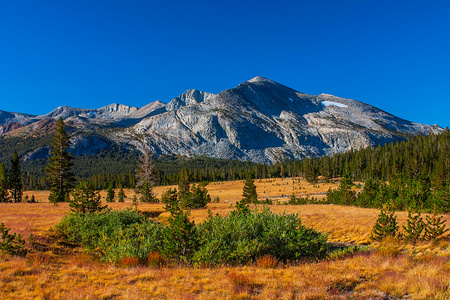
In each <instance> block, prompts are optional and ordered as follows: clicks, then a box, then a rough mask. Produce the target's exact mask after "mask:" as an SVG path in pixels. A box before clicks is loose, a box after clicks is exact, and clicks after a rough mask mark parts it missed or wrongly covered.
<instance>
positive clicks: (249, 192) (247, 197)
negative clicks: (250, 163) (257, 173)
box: [242, 177, 258, 203]
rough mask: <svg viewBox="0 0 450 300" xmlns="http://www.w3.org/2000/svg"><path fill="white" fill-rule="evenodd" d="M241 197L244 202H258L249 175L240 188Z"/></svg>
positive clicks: (254, 187)
mask: <svg viewBox="0 0 450 300" xmlns="http://www.w3.org/2000/svg"><path fill="white" fill-rule="evenodd" d="M242 197H243V198H242V200H244V202H245V203H258V194H257V193H256V186H255V183H254V182H253V179H252V178H251V177H248V178H247V180H246V181H245V184H244V188H243V190H242Z"/></svg>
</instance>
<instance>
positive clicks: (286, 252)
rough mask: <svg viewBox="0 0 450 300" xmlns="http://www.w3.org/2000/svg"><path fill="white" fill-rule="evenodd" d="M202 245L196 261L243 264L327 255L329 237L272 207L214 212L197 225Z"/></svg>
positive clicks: (195, 256) (211, 263) (295, 216)
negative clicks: (261, 259)
mask: <svg viewBox="0 0 450 300" xmlns="http://www.w3.org/2000/svg"><path fill="white" fill-rule="evenodd" d="M197 235H198V238H199V248H198V251H197V252H196V253H195V254H194V256H193V260H194V262H196V263H200V264H207V265H220V264H224V263H226V264H231V265H235V264H241V263H244V264H245V263H248V262H251V261H254V260H255V259H256V258H258V257H262V256H264V255H271V256H272V257H274V258H275V259H277V260H278V261H284V262H286V261H292V260H298V259H301V258H313V257H323V256H324V255H325V254H326V251H327V249H328V246H327V244H326V236H325V235H323V234H321V233H319V232H317V231H315V230H313V229H310V228H306V227H305V226H303V225H302V224H301V220H300V219H299V217H298V215H297V214H286V213H283V214H280V215H277V214H275V213H273V212H271V211H270V210H269V209H268V208H265V209H263V210H262V211H259V210H258V209H255V210H250V211H249V212H248V213H240V212H237V211H233V212H231V213H230V214H229V215H227V216H225V217H222V216H219V215H216V216H212V215H210V216H209V217H208V219H207V220H206V221H205V222H203V223H201V224H200V225H199V226H198V227H197Z"/></svg>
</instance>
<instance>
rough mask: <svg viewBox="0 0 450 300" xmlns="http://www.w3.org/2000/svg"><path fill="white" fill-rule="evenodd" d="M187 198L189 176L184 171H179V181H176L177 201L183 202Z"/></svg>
mask: <svg viewBox="0 0 450 300" xmlns="http://www.w3.org/2000/svg"><path fill="white" fill-rule="evenodd" d="M187 196H189V175H188V172H187V170H186V169H184V170H183V171H181V173H180V180H179V181H178V201H180V202H184V201H185V199H184V198H186V197H187Z"/></svg>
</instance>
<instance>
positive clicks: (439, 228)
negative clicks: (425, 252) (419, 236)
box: [424, 209, 449, 241]
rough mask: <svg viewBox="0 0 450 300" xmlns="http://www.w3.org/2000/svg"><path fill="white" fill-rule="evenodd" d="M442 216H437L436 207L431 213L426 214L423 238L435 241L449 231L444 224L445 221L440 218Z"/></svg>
mask: <svg viewBox="0 0 450 300" xmlns="http://www.w3.org/2000/svg"><path fill="white" fill-rule="evenodd" d="M442 218H443V216H438V215H437V214H436V209H435V210H434V211H433V213H432V214H431V215H427V216H426V224H425V234H424V239H425V240H432V241H437V240H438V239H440V238H442V237H443V235H444V234H445V233H447V232H448V231H449V229H448V228H447V226H446V225H445V223H446V221H445V220H443V219H442Z"/></svg>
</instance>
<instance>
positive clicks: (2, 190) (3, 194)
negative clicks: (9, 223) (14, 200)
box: [0, 162, 9, 203]
mask: <svg viewBox="0 0 450 300" xmlns="http://www.w3.org/2000/svg"><path fill="white" fill-rule="evenodd" d="M8 200H9V197H8V177H7V175H6V168H5V164H4V163H3V162H2V163H0V203H1V202H8Z"/></svg>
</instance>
